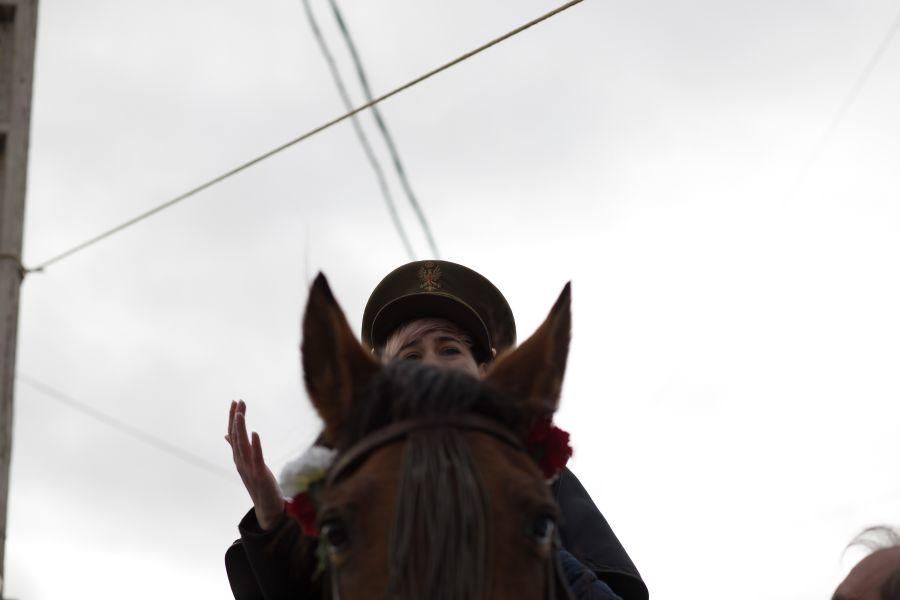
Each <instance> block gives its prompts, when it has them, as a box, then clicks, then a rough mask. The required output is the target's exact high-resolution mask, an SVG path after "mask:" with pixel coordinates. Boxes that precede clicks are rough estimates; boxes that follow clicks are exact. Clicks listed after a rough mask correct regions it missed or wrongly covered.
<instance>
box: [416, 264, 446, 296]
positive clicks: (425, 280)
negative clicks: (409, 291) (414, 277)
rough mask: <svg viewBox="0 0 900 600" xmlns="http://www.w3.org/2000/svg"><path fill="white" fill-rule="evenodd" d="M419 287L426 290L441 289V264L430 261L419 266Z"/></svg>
mask: <svg viewBox="0 0 900 600" xmlns="http://www.w3.org/2000/svg"><path fill="white" fill-rule="evenodd" d="M419 287H420V288H422V289H423V290H425V291H426V292H433V291H435V290H439V289H441V266H440V265H439V264H437V263H433V262H431V261H428V262H426V263H425V264H424V265H422V266H421V267H419Z"/></svg>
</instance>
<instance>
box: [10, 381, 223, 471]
mask: <svg viewBox="0 0 900 600" xmlns="http://www.w3.org/2000/svg"><path fill="white" fill-rule="evenodd" d="M16 380H18V381H19V382H20V383H24V384H25V385H27V386H28V387H30V388H32V389H33V390H36V391H38V392H40V393H41V394H42V395H44V396H46V397H47V398H50V399H52V400H56V401H57V402H60V403H62V404H65V405H66V406H68V407H69V408H72V409H74V410H77V411H78V412H80V413H82V414H84V415H87V416H88V417H90V418H92V419H94V420H95V421H100V422H101V423H103V424H105V425H107V426H109V427H112V428H113V429H115V430H116V431H119V432H121V433H124V434H125V435H128V436H130V437H132V438H134V439H136V440H138V441H140V442H143V443H144V444H147V445H148V446H151V447H153V448H156V449H157V450H161V451H163V452H165V453H166V454H169V455H171V456H174V457H175V458H177V459H179V460H181V461H184V462H186V463H188V464H190V465H193V466H195V467H197V468H198V469H203V470H204V471H206V472H208V473H210V474H212V475H215V476H217V477H221V478H223V479H226V480H227V481H229V482H230V483H235V481H236V478H235V476H234V473H232V472H231V471H229V470H227V469H223V468H222V467H220V466H219V465H216V464H214V463H211V462H209V461H208V460H205V459H203V458H201V457H199V456H197V455H196V454H193V453H191V452H188V451H187V450H184V449H182V448H179V447H178V446H176V445H174V444H172V443H170V442H167V441H165V440H163V439H160V438H158V437H156V436H154V435H151V434H149V433H147V432H145V431H142V430H140V429H138V428H137V427H134V426H133V425H129V424H128V423H125V422H123V421H121V420H119V419H117V418H115V417H111V416H110V415H107V414H106V413H104V412H101V411H99V410H97V409H96V408H93V407H91V406H88V405H87V404H85V403H84V402H79V401H78V400H76V399H74V398H72V397H71V396H68V395H66V394H63V393H62V392H60V391H59V390H56V389H53V388H52V387H50V386H48V385H46V384H43V383H41V382H39V381H37V380H35V379H33V378H32V377H29V376H27V375H23V374H22V373H16Z"/></svg>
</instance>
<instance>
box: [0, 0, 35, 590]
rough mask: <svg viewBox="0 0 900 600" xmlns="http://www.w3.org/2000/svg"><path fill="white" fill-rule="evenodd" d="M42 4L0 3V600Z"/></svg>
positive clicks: (32, 1) (23, 0)
mask: <svg viewBox="0 0 900 600" xmlns="http://www.w3.org/2000/svg"><path fill="white" fill-rule="evenodd" d="M36 30H37V0H0V600H2V598H3V597H4V592H3V588H4V578H3V576H4V563H5V558H6V516H7V510H6V508H7V500H8V499H9V465H10V458H11V453H12V420H13V389H14V385H13V384H14V379H15V373H16V334H17V329H18V323H19V287H20V285H21V282H22V278H23V276H24V269H23V267H22V224H23V220H24V216H25V184H26V177H27V172H28V138H29V131H30V127H31V79H32V74H33V72H34V42H35V34H36Z"/></svg>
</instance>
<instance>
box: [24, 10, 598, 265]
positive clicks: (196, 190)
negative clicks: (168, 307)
mask: <svg viewBox="0 0 900 600" xmlns="http://www.w3.org/2000/svg"><path fill="white" fill-rule="evenodd" d="M583 1H584V0H570V1H569V2H566V3H565V4H563V5H561V6H559V7H557V8H555V9H553V10H551V11H550V12H547V13H544V14H543V15H541V16H539V17H537V18H536V19H532V20H531V21H529V22H527V23H525V24H524V25H520V26H519V27H516V28H515V29H513V30H512V31H509V32H508V33H505V34H503V35H501V36H500V37H497V38H494V39H493V40H491V41H489V42H486V43H484V44H482V45H481V46H478V47H477V48H475V49H474V50H470V51H469V52H466V53H465V54H462V55H460V56H458V57H457V58H454V59H453V60H451V61H450V62H447V63H444V64H443V65H441V66H439V67H437V68H435V69H432V70H431V71H428V72H427V73H425V74H423V75H420V76H418V77H416V78H415V79H413V80H411V81H408V82H407V83H404V84H403V85H401V86H400V87H397V88H394V89H393V90H391V91H389V92H387V93H386V94H382V95H381V96H379V97H377V98H375V99H374V100H370V101H369V102H366V103H365V104H363V105H361V106H358V107H357V108H354V109H353V110H351V111H349V112H347V113H345V114H343V115H341V116H339V117H336V118H334V119H332V120H331V121H328V122H327V123H323V124H322V125H319V126H318V127H316V128H314V129H311V130H310V131H307V132H306V133H304V134H302V135H300V136H298V137H296V138H294V139H292V140H290V141H288V142H285V143H284V144H281V145H280V146H277V147H275V148H273V149H271V150H269V151H268V152H265V153H263V154H260V155H259V156H257V157H256V158H253V159H251V160H248V161H247V162H245V163H243V164H241V165H238V166H236V167H234V168H233V169H231V170H229V171H226V172H225V173H223V174H221V175H219V176H218V177H214V178H213V179H210V180H209V181H206V182H204V183H201V184H200V185H198V186H196V187H194V188H192V189H190V190H188V191H186V192H184V193H182V194H179V195H178V196H175V197H174V198H172V199H170V200H167V201H166V202H163V203H162V204H160V205H158V206H156V207H154V208H151V209H150V210H148V211H146V212H144V213H141V214H139V215H137V216H136V217H133V218H131V219H129V220H128V221H125V222H124V223H122V224H120V225H117V226H115V227H113V228H112V229H109V230H107V231H105V232H103V233H101V234H99V235H96V236H94V237H92V238H90V239H88V240H86V241H84V242H81V243H80V244H78V245H76V246H73V247H72V248H69V249H68V250H66V251H65V252H61V253H60V254H57V255H56V256H53V257H52V258H49V259H47V260H45V261H43V262H41V263H39V264H38V265H37V266H35V267H32V268H29V269H27V272H37V271H43V270H44V269H45V268H47V267H48V266H50V265H52V264H54V263H57V262H59V261H61V260H63V259H64V258H67V257H69V256H72V255H73V254H75V253H77V252H80V251H82V250H84V249H85V248H88V247H90V246H92V245H94V244H96V243H98V242H100V241H102V240H104V239H106V238H108V237H110V236H111V235H114V234H116V233H118V232H120V231H122V230H124V229H127V228H128V227H131V226H133V225H136V224H137V223H139V222H141V221H143V220H145V219H147V218H149V217H151V216H153V215H155V214H157V213H159V212H161V211H163V210H165V209H167V208H171V207H172V206H174V205H176V204H178V203H179V202H182V201H183V200H187V199H188V198H190V197H191V196H194V195H196V194H198V193H200V192H202V191H203V190H206V189H208V188H210V187H212V186H214V185H216V184H217V183H221V182H222V181H224V180H226V179H228V178H230V177H232V176H234V175H237V174H238V173H240V172H241V171H244V170H246V169H248V168H250V167H252V166H254V165H256V164H257V163H260V162H262V161H264V160H266V159H267V158H271V157H272V156H275V155H276V154H278V153H280V152H282V151H284V150H287V149H288V148H290V147H291V146H294V145H296V144H299V143H300V142H302V141H303V140H306V139H309V138H311V137H312V136H314V135H316V134H317V133H320V132H322V131H325V130H326V129H328V128H330V127H333V126H334V125H337V124H338V123H340V122H342V121H345V120H346V119H349V118H350V117H352V116H353V115H356V114H358V113H360V112H362V111H364V110H366V109H367V108H371V107H373V106H375V105H376V104H378V103H380V102H383V101H385V100H387V99H388V98H391V97H392V96H396V95H397V94H399V93H400V92H403V91H405V90H407V89H409V88H411V87H413V86H415V85H417V84H419V83H422V82H423V81H425V80H426V79H430V78H431V77H433V76H435V75H437V74H438V73H441V72H442V71H446V70H447V69H449V68H451V67H453V66H456V65H458V64H459V63H461V62H464V61H466V60H468V59H469V58H472V57H473V56H475V55H476V54H480V53H481V52H484V51H485V50H487V49H488V48H490V47H492V46H496V45H497V44H499V43H501V42H503V41H505V40H507V39H509V38H511V37H513V36H515V35H517V34H519V33H521V32H523V31H525V30H526V29H529V28H531V27H533V26H535V25H537V24H538V23H541V22H543V21H546V20H547V19H549V18H550V17H553V16H555V15H557V14H559V13H561V12H563V11H566V10H568V9H569V8H572V7H573V6H575V5H576V4H580V3H581V2H583Z"/></svg>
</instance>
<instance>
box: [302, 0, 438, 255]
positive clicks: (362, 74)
mask: <svg viewBox="0 0 900 600" xmlns="http://www.w3.org/2000/svg"><path fill="white" fill-rule="evenodd" d="M304 1H305V2H308V1H309V0H304ZM328 2H329V4H331V11H332V12H333V13H334V20H335V21H337V25H338V29H340V31H341V35H342V36H343V37H344V42H345V43H346V44H347V50H349V51H350V57H351V58H352V59H353V65H354V66H355V67H356V76H357V77H358V78H359V84H360V86H362V89H363V93H364V94H365V95H366V100H367V101H368V102H371V101H372V89H371V88H370V87H369V78H368V77H366V71H365V69H363V66H362V60H360V58H359V52H357V51H356V44H354V43H353V37H352V36H351V35H350V30H349V29H348V28H347V24H346V22H345V21H344V17H343V15H342V14H341V11H340V9H339V8H338V5H337V0H328ZM372 116H373V117H374V118H375V124H376V125H378V129H379V131H381V137H383V138H384V143H385V145H386V146H387V149H388V153H390V155H391V160H392V161H393V163H394V170H395V171H396V172H397V178H398V179H400V184H401V185H402V186H403V191H404V192H405V193H406V198H407V199H408V200H409V204H410V206H412V208H413V212H415V214H416V218H418V220H419V225H420V226H421V227H422V231H424V232H425V238H426V239H427V240H428V246H429V248H430V249H431V255H432V257H434V258H440V257H441V255H440V252H438V248H437V243H435V241H434V234H433V233H432V232H431V227H429V226H428V220H427V219H426V218H425V213H424V212H423V211H422V206H421V205H420V204H419V201H418V199H416V195H415V194H414V193H413V191H412V186H410V185H409V179H408V178H407V177H406V169H404V168H403V162H402V161H401V160H400V153H399V152H397V146H396V144H394V138H393V137H392V136H391V134H390V132H389V131H388V128H387V123H385V121H384V119H383V118H382V116H381V111H380V110H378V107H377V106H372Z"/></svg>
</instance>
